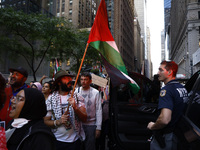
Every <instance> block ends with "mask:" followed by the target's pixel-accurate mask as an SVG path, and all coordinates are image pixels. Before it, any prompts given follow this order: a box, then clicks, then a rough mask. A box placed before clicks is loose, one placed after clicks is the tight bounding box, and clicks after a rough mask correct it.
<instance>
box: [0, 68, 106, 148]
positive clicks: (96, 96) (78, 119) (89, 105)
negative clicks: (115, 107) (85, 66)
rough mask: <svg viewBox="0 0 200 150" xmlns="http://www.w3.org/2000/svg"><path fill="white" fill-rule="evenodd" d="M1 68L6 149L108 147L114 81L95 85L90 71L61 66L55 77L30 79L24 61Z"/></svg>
mask: <svg viewBox="0 0 200 150" xmlns="http://www.w3.org/2000/svg"><path fill="white" fill-rule="evenodd" d="M9 71H10V76H9V77H8V79H5V78H4V76H3V75H2V74H1V73H0V80H1V81H0V83H1V85H0V91H1V92H0V98H1V99H0V102H1V103H0V104H1V105H0V123H1V124H0V125H1V126H0V136H1V137H0V139H1V141H0V149H1V150H7V149H8V150H16V149H27V150H28V149H32V150H37V149H44V150H45V149H49V150H51V149H52V150H54V149H55V150H59V149H68V150H70V149H71V150H95V149H96V150H104V149H105V137H106V136H107V135H108V120H109V117H108V104H109V102H108V100H109V96H108V95H109V94H108V88H109V87H108V86H107V88H102V87H98V86H97V87H96V88H94V86H93V87H92V86H91V85H92V77H91V74H90V73H89V72H87V73H85V72H83V73H81V75H80V83H79V84H77V86H76V89H75V91H74V93H73V92H72V87H73V83H74V82H73V80H74V78H75V76H73V75H71V74H70V73H69V72H67V71H64V70H60V71H58V72H57V73H56V74H55V78H54V79H52V80H49V81H45V82H44V83H43V80H44V79H45V78H47V76H45V75H44V76H43V77H42V78H41V79H40V80H39V81H31V82H30V83H27V78H28V72H27V70H26V69H24V68H23V67H18V68H10V69H9Z"/></svg>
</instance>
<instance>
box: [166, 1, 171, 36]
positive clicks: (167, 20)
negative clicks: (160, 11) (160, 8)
mask: <svg viewBox="0 0 200 150" xmlns="http://www.w3.org/2000/svg"><path fill="white" fill-rule="evenodd" d="M170 9H171V0H164V20H165V23H164V24H165V33H166V32H167V30H168V26H169V23H170Z"/></svg>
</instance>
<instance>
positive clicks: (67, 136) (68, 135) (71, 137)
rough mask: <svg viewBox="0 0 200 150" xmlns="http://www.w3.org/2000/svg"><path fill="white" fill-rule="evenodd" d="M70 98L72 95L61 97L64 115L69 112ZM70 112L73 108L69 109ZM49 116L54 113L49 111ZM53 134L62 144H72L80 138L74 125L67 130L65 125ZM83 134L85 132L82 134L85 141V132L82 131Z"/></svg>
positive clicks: (54, 130) (53, 130)
mask: <svg viewBox="0 0 200 150" xmlns="http://www.w3.org/2000/svg"><path fill="white" fill-rule="evenodd" d="M69 97H70V95H65V96H62V95H60V99H61V108H62V114H63V113H64V112H65V111H66V110H67V107H68V101H67V100H68V99H69ZM47 105H48V104H47ZM47 107H48V106H47ZM69 111H70V112H71V111H72V107H69ZM70 114H71V113H70ZM47 116H52V111H48V114H47ZM52 132H53V133H54V135H55V137H56V139H57V140H58V141H61V142H69V143H71V142H75V141H76V140H77V139H78V138H79V137H78V135H77V133H76V132H75V130H74V128H73V126H72V125H71V128H70V129H66V127H65V126H64V125H61V126H59V127H58V128H56V129H52ZM81 132H83V133H81V135H82V137H83V139H85V134H84V131H81Z"/></svg>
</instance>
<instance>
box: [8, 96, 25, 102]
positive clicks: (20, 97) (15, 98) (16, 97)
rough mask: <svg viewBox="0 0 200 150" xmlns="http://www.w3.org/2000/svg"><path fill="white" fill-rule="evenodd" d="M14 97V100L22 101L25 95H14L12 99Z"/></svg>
mask: <svg viewBox="0 0 200 150" xmlns="http://www.w3.org/2000/svg"><path fill="white" fill-rule="evenodd" d="M12 99H14V100H15V101H14V102H15V103H16V102H20V101H24V97H23V96H12V97H11V100H12Z"/></svg>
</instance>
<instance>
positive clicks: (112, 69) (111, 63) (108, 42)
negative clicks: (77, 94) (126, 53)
mask: <svg viewBox="0 0 200 150" xmlns="http://www.w3.org/2000/svg"><path fill="white" fill-rule="evenodd" d="M87 43H88V44H90V45H91V46H92V47H94V48H95V49H97V50H98V51H99V52H100V54H101V56H102V60H103V63H104V66H105V68H106V71H107V72H108V75H109V76H110V78H111V81H112V85H113V86H114V87H115V86H118V85H120V84H122V83H123V84H126V83H128V82H130V83H131V84H130V85H131V87H132V89H133V92H134V93H135V94H136V93H137V92H138V91H139V90H140V87H139V86H138V85H137V83H136V82H135V81H134V80H133V79H131V78H130V77H129V76H128V73H127V70H126V66H125V64H124V62H123V60H122V57H121V55H120V52H119V50H118V48H117V45H116V43H115V41H114V39H113V37H112V34H111V32H110V30H109V27H108V16H107V9H106V3H105V0H101V3H100V5H99V8H98V11H97V15H96V17H95V20H94V24H93V26H92V29H91V31H90V35H89V39H88V42H87Z"/></svg>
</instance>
